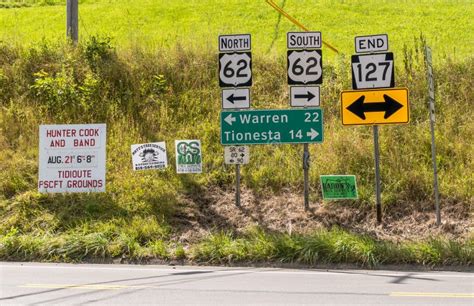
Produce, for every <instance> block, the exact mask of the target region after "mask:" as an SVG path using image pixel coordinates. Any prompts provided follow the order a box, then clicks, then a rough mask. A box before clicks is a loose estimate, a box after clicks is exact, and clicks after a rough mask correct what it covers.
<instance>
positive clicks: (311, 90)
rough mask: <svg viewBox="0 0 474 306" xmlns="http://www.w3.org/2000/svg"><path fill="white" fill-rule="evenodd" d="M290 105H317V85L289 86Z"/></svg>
mask: <svg viewBox="0 0 474 306" xmlns="http://www.w3.org/2000/svg"><path fill="white" fill-rule="evenodd" d="M290 105H291V106H292V107H311V106H314V107H318V106H319V105H320V90H319V86H290Z"/></svg>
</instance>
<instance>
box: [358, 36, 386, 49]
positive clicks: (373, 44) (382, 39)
mask: <svg viewBox="0 0 474 306" xmlns="http://www.w3.org/2000/svg"><path fill="white" fill-rule="evenodd" d="M355 50H356V53H369V52H381V51H387V50H388V35H387V34H380V35H369V36H356V38H355Z"/></svg>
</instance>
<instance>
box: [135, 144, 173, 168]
mask: <svg viewBox="0 0 474 306" xmlns="http://www.w3.org/2000/svg"><path fill="white" fill-rule="evenodd" d="M132 164H133V170H135V171H137V170H149V169H164V168H166V167H168V158H167V155H166V144H165V142H164V141H162V142H153V143H145V144H134V145H132Z"/></svg>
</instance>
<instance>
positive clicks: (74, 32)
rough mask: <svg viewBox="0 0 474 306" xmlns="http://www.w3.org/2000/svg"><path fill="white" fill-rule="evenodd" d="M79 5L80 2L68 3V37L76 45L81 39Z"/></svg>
mask: <svg viewBox="0 0 474 306" xmlns="http://www.w3.org/2000/svg"><path fill="white" fill-rule="evenodd" d="M78 11H79V4H78V0H67V2H66V36H67V38H68V39H70V40H72V42H73V43H74V44H76V43H77V40H78V38H79V14H78Z"/></svg>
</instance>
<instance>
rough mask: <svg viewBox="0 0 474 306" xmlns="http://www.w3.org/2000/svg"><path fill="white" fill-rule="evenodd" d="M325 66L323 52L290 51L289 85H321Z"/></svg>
mask: <svg viewBox="0 0 474 306" xmlns="http://www.w3.org/2000/svg"><path fill="white" fill-rule="evenodd" d="M322 81H323V65H322V52H321V50H289V51H288V84H289V85H308V84H321V83H322Z"/></svg>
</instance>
